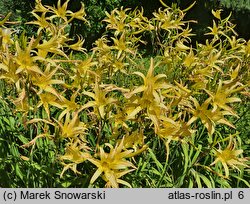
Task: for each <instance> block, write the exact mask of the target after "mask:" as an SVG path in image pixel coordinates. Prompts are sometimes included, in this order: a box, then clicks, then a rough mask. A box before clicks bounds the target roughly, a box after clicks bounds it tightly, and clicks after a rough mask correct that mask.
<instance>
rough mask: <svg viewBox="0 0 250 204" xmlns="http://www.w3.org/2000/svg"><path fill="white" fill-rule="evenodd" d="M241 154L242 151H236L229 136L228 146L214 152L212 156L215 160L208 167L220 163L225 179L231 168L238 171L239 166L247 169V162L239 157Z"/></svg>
mask: <svg viewBox="0 0 250 204" xmlns="http://www.w3.org/2000/svg"><path fill="white" fill-rule="evenodd" d="M242 153H243V150H242V149H236V141H235V140H233V137H232V136H230V141H229V144H228V146H227V147H226V148H225V149H224V150H222V149H221V148H219V149H218V150H217V149H216V150H215V151H214V154H215V156H216V159H215V161H214V162H213V163H211V164H210V166H212V165H215V164H217V163H221V164H222V166H223V168H224V170H225V177H226V178H228V177H229V168H228V167H232V168H233V169H237V170H240V169H239V166H242V167H248V168H249V166H248V165H247V164H246V161H248V160H247V159H246V158H240V157H239V156H240V155H241V154H242Z"/></svg>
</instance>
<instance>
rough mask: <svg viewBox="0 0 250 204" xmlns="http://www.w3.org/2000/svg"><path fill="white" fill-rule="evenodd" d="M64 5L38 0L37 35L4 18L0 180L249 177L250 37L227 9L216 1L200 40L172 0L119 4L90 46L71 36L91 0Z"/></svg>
mask: <svg viewBox="0 0 250 204" xmlns="http://www.w3.org/2000/svg"><path fill="white" fill-rule="evenodd" d="M107 3H110V2H107ZM68 7H69V1H58V3H57V5H56V6H50V5H43V4H42V3H41V1H40V0H36V6H35V9H34V10H33V12H32V14H33V16H34V19H33V20H32V21H30V22H29V23H28V25H33V26H34V28H35V34H34V35H33V36H32V37H30V36H28V35H27V34H26V33H25V32H23V33H22V34H21V35H18V34H17V32H15V28H11V27H10V26H8V23H7V24H6V22H7V20H8V17H6V18H5V19H4V20H2V21H0V26H1V27H0V155H1V157H0V158H1V163H0V173H2V174H3V175H4V177H1V178H0V179H1V180H0V181H1V185H2V186H3V187H179V188H180V187H190V188H192V187H200V188H201V187H209V188H211V187H249V186H250V184H249V173H248V172H249V160H248V157H249V154H250V151H249V144H248V143H249V139H247V138H248V135H249V130H246V131H244V130H242V125H244V124H248V123H249V115H248V112H247V110H248V109H247V106H248V105H249V104H248V103H247V99H248V97H249V78H250V72H249V61H250V41H246V40H244V39H242V38H237V36H236V33H235V30H234V25H233V24H232V23H231V22H230V17H226V18H223V17H222V16H221V12H222V11H221V10H216V11H214V10H213V11H212V12H211V13H212V15H213V16H214V20H213V23H212V25H211V26H210V27H208V32H207V33H206V35H205V36H204V38H206V40H205V43H202V42H200V43H196V45H195V46H193V45H192V39H191V36H192V35H193V33H192V30H191V29H190V27H189V26H190V23H193V21H186V20H185V19H184V17H185V11H183V10H181V9H179V8H177V7H176V5H173V6H172V7H169V6H165V7H164V8H160V9H158V10H157V11H155V12H153V14H152V18H148V17H146V16H145V15H144V12H143V10H142V9H141V10H140V9H135V10H132V9H127V8H122V7H121V8H115V9H114V10H112V11H110V12H105V14H106V18H105V19H104V21H103V22H104V23H106V28H105V29H106V30H107V33H108V35H103V36H101V37H100V38H98V39H97V40H96V41H95V43H94V46H93V49H92V50H91V52H86V49H85V48H84V47H83V42H84V39H83V38H82V37H80V36H79V37H78V39H77V41H76V42H74V41H73V40H72V39H71V38H70V37H69V32H70V29H69V27H70V24H71V23H72V22H73V21H74V20H80V21H82V22H83V23H84V24H86V25H88V24H89V22H88V21H87V19H86V18H87V17H86V15H85V14H86V13H85V6H84V4H81V6H80V7H79V8H78V9H77V10H74V12H72V11H70V10H69V9H68ZM88 26H89V25H88ZM144 35H151V36H152V38H151V39H152V40H153V45H154V46H155V47H156V48H157V49H156V50H155V53H156V55H155V56H152V57H150V58H142V54H141V53H140V50H139V49H138V47H139V46H140V45H141V44H145V43H147V42H145V40H144V39H143V36H144ZM239 116H241V118H239ZM239 131H241V132H239Z"/></svg>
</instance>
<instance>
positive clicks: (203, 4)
mask: <svg viewBox="0 0 250 204" xmlns="http://www.w3.org/2000/svg"><path fill="white" fill-rule="evenodd" d="M61 1H62V3H63V2H65V0H61ZM34 2H35V0H32V1H31V0H19V1H16V0H1V2H0V14H1V16H2V17H3V16H4V15H7V13H8V12H12V20H13V21H20V22H21V23H20V24H18V25H16V26H19V31H20V32H22V30H26V32H28V33H32V28H31V27H30V25H29V26H27V25H25V24H24V23H25V22H27V21H30V20H32V16H31V14H30V13H29V12H30V11H31V10H32V8H33V7H34ZM42 2H43V3H44V4H48V5H56V4H57V0H42ZM81 2H83V3H84V4H85V9H86V13H87V19H88V20H89V22H90V25H91V26H88V25H85V24H83V23H82V22H80V21H77V20H75V21H74V22H72V25H71V30H70V35H71V37H74V36H76V35H77V34H78V35H79V34H80V35H82V36H83V37H84V38H85V46H86V47H87V48H88V49H90V48H91V47H92V45H93V42H94V41H95V40H96V39H98V38H99V37H100V36H102V34H103V33H104V32H105V25H104V24H103V23H102V19H103V18H104V17H105V11H107V12H110V11H112V10H113V9H114V8H119V7H121V6H123V7H124V8H126V7H129V8H132V9H135V8H141V7H143V9H144V13H145V15H146V16H147V17H149V18H150V17H152V13H153V12H154V11H155V10H157V9H158V8H159V7H161V6H162V5H161V3H160V1H159V0H126V1H123V0H74V1H70V2H69V9H70V10H72V11H77V10H79V8H80V6H81ZM163 2H165V3H166V4H168V5H171V4H173V3H175V4H177V6H179V7H181V8H182V9H184V8H187V7H188V6H189V5H191V4H192V3H193V2H194V0H163ZM211 9H223V10H224V12H223V15H224V16H227V15H229V14H230V12H231V13H232V17H231V21H232V22H233V23H235V24H237V26H236V31H237V33H238V34H239V37H242V38H245V39H246V40H249V39H250V29H249V28H250V0H197V1H196V5H195V6H194V7H193V8H192V10H191V11H189V12H188V13H187V15H186V19H195V20H197V21H198V23H197V24H193V25H192V29H193V32H194V33H195V34H196V36H195V37H193V40H194V41H200V42H201V41H202V40H203V34H204V33H205V32H206V31H207V26H210V25H211V24H212V18H213V16H212V14H211ZM1 16H0V17H1Z"/></svg>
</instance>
